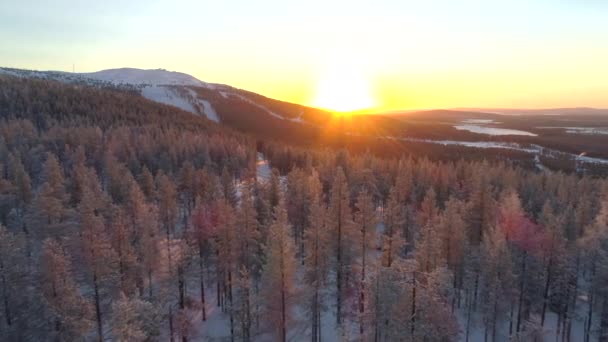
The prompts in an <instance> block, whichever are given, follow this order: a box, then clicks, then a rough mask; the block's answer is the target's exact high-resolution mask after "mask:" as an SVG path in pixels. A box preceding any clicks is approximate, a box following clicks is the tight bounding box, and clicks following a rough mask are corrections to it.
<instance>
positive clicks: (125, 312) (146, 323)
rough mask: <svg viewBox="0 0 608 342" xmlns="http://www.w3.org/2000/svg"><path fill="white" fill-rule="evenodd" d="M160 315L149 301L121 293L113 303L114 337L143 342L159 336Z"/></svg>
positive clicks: (122, 340) (128, 341) (125, 340)
mask: <svg viewBox="0 0 608 342" xmlns="http://www.w3.org/2000/svg"><path fill="white" fill-rule="evenodd" d="M160 318H161V317H160V315H159V312H158V310H157V309H156V308H155V307H154V305H152V304H151V303H149V302H146V301H144V300H141V299H138V298H131V299H130V298H129V297H127V296H125V295H124V294H122V293H121V295H120V297H119V298H118V300H116V301H115V302H114V303H113V304H112V320H111V321H110V323H111V326H112V337H113V338H114V340H115V341H120V342H130V341H136V342H143V341H149V340H150V339H154V338H158V336H159V334H160V329H159V325H160Z"/></svg>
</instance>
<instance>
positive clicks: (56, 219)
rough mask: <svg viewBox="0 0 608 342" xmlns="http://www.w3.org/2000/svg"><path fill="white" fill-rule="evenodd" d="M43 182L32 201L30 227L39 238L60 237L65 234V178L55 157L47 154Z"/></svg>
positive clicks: (66, 195) (66, 199)
mask: <svg viewBox="0 0 608 342" xmlns="http://www.w3.org/2000/svg"><path fill="white" fill-rule="evenodd" d="M44 179H45V182H44V183H43V184H42V186H41V187H40V190H39V191H38V194H37V196H36V198H35V200H34V210H32V212H31V214H32V215H31V217H30V218H31V219H32V222H31V223H30V226H32V227H36V232H35V233H36V234H37V235H38V236H39V237H42V238H44V237H48V236H55V237H57V236H61V235H63V234H65V233H66V232H65V228H66V227H65V225H64V224H63V223H64V221H65V219H66V216H67V208H66V205H67V202H68V199H69V197H68V193H67V192H66V189H65V176H64V174H63V170H62V169H61V166H60V165H59V161H58V160H57V157H56V156H55V155H54V154H52V153H48V154H47V160H46V163H45V164H44Z"/></svg>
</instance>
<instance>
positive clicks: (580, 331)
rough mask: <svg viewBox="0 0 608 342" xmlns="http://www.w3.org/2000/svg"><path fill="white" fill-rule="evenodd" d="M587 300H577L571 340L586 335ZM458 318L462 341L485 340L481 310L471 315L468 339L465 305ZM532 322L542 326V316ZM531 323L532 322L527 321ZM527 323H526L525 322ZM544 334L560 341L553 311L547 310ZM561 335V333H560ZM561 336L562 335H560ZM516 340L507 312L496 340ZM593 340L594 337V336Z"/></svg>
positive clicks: (547, 340)
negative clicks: (512, 334) (511, 335)
mask: <svg viewBox="0 0 608 342" xmlns="http://www.w3.org/2000/svg"><path fill="white" fill-rule="evenodd" d="M585 305H586V304H585V302H584V301H582V300H579V301H578V302H577V307H576V314H575V315H574V319H573V321H572V330H571V333H570V337H571V341H582V340H583V336H584V324H585V321H584V318H583V317H585V315H586V314H585ZM514 312H517V308H515V309H514ZM455 314H456V318H457V320H458V323H459V325H460V330H461V331H460V339H459V341H461V342H483V341H485V338H484V335H485V328H484V327H483V325H482V324H480V322H481V321H482V317H481V315H480V313H479V312H475V313H473V314H472V316H471V324H470V328H469V336H468V340H467V336H466V322H467V317H466V310H465V308H464V305H463V306H462V307H461V308H457V309H456V310H455ZM531 320H532V323H533V324H534V325H536V326H538V327H539V328H540V317H539V316H538V315H537V316H533V317H532V318H531ZM527 323H530V322H527ZM524 324H526V323H524ZM487 333H488V341H491V338H492V337H491V331H490V330H488V332H487ZM540 334H541V335H542V341H543V342H555V341H559V340H560V339H558V337H557V336H556V335H557V314H556V313H555V312H552V311H547V316H546V318H545V324H544V327H542V330H541V331H540ZM560 335H561V334H560ZM560 338H561V337H560ZM513 340H515V337H513V338H512V339H510V338H509V318H508V313H505V317H504V318H503V319H502V320H500V321H499V322H497V328H496V342H508V341H513ZM521 340H522V341H533V340H534V339H533V338H532V337H531V336H522V337H521ZM592 340H593V338H592Z"/></svg>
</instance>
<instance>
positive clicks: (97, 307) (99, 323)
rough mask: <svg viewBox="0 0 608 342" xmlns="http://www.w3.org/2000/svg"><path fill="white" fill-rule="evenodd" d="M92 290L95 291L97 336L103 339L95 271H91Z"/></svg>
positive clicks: (100, 339) (99, 299)
mask: <svg viewBox="0 0 608 342" xmlns="http://www.w3.org/2000/svg"><path fill="white" fill-rule="evenodd" d="M93 290H94V292H95V318H96V319H97V337H98V340H99V341H100V342H101V341H103V324H102V321H101V298H100V297H99V285H98V283H97V273H93Z"/></svg>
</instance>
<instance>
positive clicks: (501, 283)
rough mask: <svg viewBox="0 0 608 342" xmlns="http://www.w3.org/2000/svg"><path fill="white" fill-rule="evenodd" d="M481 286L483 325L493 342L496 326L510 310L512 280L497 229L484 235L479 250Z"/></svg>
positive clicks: (508, 257) (502, 238)
mask: <svg viewBox="0 0 608 342" xmlns="http://www.w3.org/2000/svg"><path fill="white" fill-rule="evenodd" d="M481 271H482V274H483V282H482V286H481V290H480V292H481V298H483V300H482V307H481V309H482V314H483V322H484V324H485V326H486V336H487V329H488V328H489V329H490V336H491V341H495V340H496V330H497V324H498V322H500V319H502V318H505V313H506V312H508V311H509V310H510V307H509V305H510V300H508V299H509V298H512V296H513V295H514V291H513V290H512V288H513V287H514V286H515V278H514V274H513V270H512V266H511V255H510V252H509V248H508V245H507V239H506V236H505V233H504V232H503V231H502V230H501V229H499V228H493V229H490V230H489V231H487V232H486V234H485V235H484V240H483V243H482V248H481Z"/></svg>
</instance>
